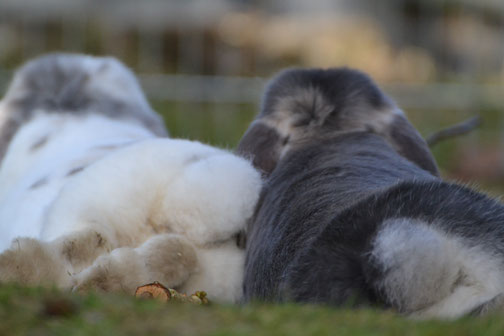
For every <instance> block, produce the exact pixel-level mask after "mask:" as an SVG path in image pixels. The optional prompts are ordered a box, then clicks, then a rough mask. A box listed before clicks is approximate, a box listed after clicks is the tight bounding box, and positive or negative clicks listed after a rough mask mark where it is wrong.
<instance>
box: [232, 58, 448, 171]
mask: <svg viewBox="0 0 504 336" xmlns="http://www.w3.org/2000/svg"><path fill="white" fill-rule="evenodd" d="M347 132H371V133H375V134H378V135H380V136H383V137H384V138H385V139H386V140H387V142H388V143H389V144H390V145H391V146H392V147H393V148H394V149H395V150H396V151H397V152H398V153H399V154H400V155H402V156H403V157H405V158H406V159H408V160H410V161H411V162H413V163H415V164H416V165H418V166H419V167H421V168H423V169H425V170H427V171H429V172H430V173H432V174H433V175H438V174H439V172H438V169H437V166H436V162H435V160H434V158H433V156H432V154H431V153H430V151H429V148H428V146H427V144H426V142H425V141H424V139H423V138H422V137H421V136H420V134H419V133H418V131H417V130H416V129H415V128H414V127H413V126H412V125H411V124H410V122H409V121H408V120H407V118H406V117H405V116H404V114H403V112H402V111H401V110H400V109H399V108H398V107H397V106H396V105H395V103H394V102H393V101H392V100H391V99H390V98H389V97H387V96H386V95H385V94H384V93H383V92H382V91H381V90H380V89H379V88H378V87H377V86H376V84H375V83H374V82H373V81H372V80H371V79H370V78H369V77H368V76H367V75H365V74H364V73H362V72H359V71H356V70H351V69H347V68H333V69H327V70H323V69H289V70H285V71H283V72H281V73H280V74H278V75H277V76H275V77H274V78H273V79H272V80H271V81H270V82H269V85H268V86H267V89H266V92H265V94H264V97H263V100H262V106H261V111H260V113H259V114H258V116H257V117H256V119H255V120H254V121H253V122H252V124H251V125H250V127H249V128H248V130H247V131H246V133H245V135H244V136H243V138H242V139H241V141H240V143H239V145H238V148H237V153H238V154H239V155H242V156H244V157H247V158H249V159H250V160H252V162H253V164H254V166H255V167H256V168H258V169H260V170H262V171H263V173H264V174H266V175H267V174H269V173H271V172H272V171H273V170H274V168H275V167H276V164H277V163H278V161H279V160H280V159H281V158H282V157H283V156H284V155H285V154H286V153H288V152H289V151H291V150H293V149H295V148H296V147H298V146H300V145H302V144H304V143H307V142H308V143H313V141H317V139H320V138H326V137H331V136H334V135H338V134H342V133H347Z"/></svg>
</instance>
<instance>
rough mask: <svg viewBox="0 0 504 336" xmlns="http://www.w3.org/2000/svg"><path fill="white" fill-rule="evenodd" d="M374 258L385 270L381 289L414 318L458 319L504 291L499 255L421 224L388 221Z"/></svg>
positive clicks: (398, 220) (377, 244) (401, 219)
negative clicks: (497, 256) (495, 255)
mask: <svg viewBox="0 0 504 336" xmlns="http://www.w3.org/2000/svg"><path fill="white" fill-rule="evenodd" d="M373 257H374V258H375V260H377V261H378V262H379V263H380V264H381V265H382V266H383V267H384V268H385V270H386V273H385V277H384V279H383V280H382V281H381V287H382V290H384V291H385V292H386V293H387V297H389V298H390V299H391V300H392V301H393V302H394V305H395V306H397V307H399V310H401V311H402V312H404V313H407V314H410V315H411V316H413V317H417V318H433V317H436V318H455V317H459V316H462V315H464V314H467V313H470V312H471V311H473V310H474V309H476V308H478V307H479V306H480V305H482V304H484V303H486V302H488V301H490V300H491V299H493V298H495V297H497V296H498V295H499V294H502V293H504V274H503V273H502V271H501V270H500V269H501V268H500V267H499V262H498V260H497V259H496V258H495V257H493V256H492V255H491V254H490V253H488V252H485V251H481V250H480V249H477V248H472V247H470V246H469V245H468V244H467V243H463V242H460V241H457V239H455V238H453V237H449V236H448V235H446V234H444V233H442V232H440V231H438V230H436V229H435V228H434V226H431V225H428V223H425V222H422V221H421V220H412V219H408V218H397V219H393V220H388V221H387V222H386V223H384V228H383V229H382V230H380V232H379V233H378V235H377V238H376V240H375V242H374V248H373ZM387 270H388V271H387Z"/></svg>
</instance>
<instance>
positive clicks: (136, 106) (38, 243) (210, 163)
mask: <svg viewBox="0 0 504 336" xmlns="http://www.w3.org/2000/svg"><path fill="white" fill-rule="evenodd" d="M44 83H46V84H45V85H44ZM0 114H1V115H2V117H3V118H4V119H3V120H4V121H5V123H4V124H3V127H5V128H8V129H11V128H10V126H12V122H13V120H15V121H16V122H17V123H18V124H16V125H17V126H15V127H14V128H17V131H16V132H15V133H14V134H12V136H10V135H9V134H2V136H4V138H3V139H4V140H5V142H3V145H4V146H7V151H6V154H5V156H4V158H3V161H2V164H1V167H0V232H1V235H0V251H3V252H2V253H1V254H0V282H5V281H12V282H19V283H24V284H32V285H38V284H50V285H57V286H59V287H61V288H74V289H75V290H81V291H84V290H92V289H96V290H108V291H109V290H122V291H127V292H130V293H131V292H134V290H135V288H136V287H137V286H139V285H142V284H145V283H147V282H152V281H161V282H163V283H164V284H165V285H166V286H170V287H176V288H177V289H181V290H184V291H194V290H206V291H207V292H208V294H209V296H210V297H211V298H216V299H218V300H219V299H221V300H224V301H235V300H237V299H238V298H239V297H240V296H241V287H240V285H241V282H242V277H243V259H244V250H243V249H242V248H240V247H239V246H238V244H237V236H238V235H239V233H240V232H242V231H243V230H244V229H245V223H246V220H247V219H248V218H249V217H251V216H252V214H253V209H254V206H255V203H256V201H257V199H258V194H259V190H260V187H261V179H260V176H259V173H257V172H256V170H255V169H254V168H253V167H252V166H251V165H250V164H249V163H248V162H247V161H246V160H244V159H242V158H239V157H237V156H234V155H232V154H231V153H228V152H226V151H224V150H220V149H216V148H213V147H210V146H207V145H203V144H201V143H198V142H195V141H187V140H178V139H168V138H159V136H162V135H165V134H167V132H166V131H165V130H164V127H163V126H162V123H161V119H160V118H159V117H158V116H157V115H156V114H155V113H154V112H153V111H152V110H151V109H150V107H149V105H148V103H147V101H146V100H145V98H144V95H143V93H142V92H141V90H140V88H139V86H138V84H137V82H136V80H135V78H134V76H133V75H132V74H131V72H130V71H129V70H127V69H126V68H125V67H124V66H123V65H121V64H120V63H119V62H117V61H116V60H113V59H110V58H93V57H88V56H80V55H52V56H46V57H42V58H40V59H37V60H34V61H32V62H29V63H28V64H27V65H26V66H25V67H23V68H22V69H21V70H19V71H18V73H17V74H16V76H15V79H14V81H13V83H12V85H11V87H10V88H9V90H8V93H7V95H6V97H5V99H4V100H3V101H2V102H1V103H0ZM9 125H10V126H9ZM216 274H218V275H219V277H220V278H222V277H226V280H225V281H217V279H216Z"/></svg>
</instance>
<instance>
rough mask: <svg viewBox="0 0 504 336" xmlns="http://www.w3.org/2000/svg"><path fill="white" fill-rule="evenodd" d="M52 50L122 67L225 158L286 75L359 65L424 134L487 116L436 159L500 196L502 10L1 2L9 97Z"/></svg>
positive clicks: (458, 3)
mask: <svg viewBox="0 0 504 336" xmlns="http://www.w3.org/2000/svg"><path fill="white" fill-rule="evenodd" d="M55 51H66V52H79V53H88V54H93V55H112V56H116V57H117V58H119V59H120V60H122V61H123V62H124V63H126V64H127V65H128V66H129V67H131V68H132V69H133V70H134V71H135V72H136V73H137V75H138V76H139V78H140V81H141V84H142V87H143V88H144V90H145V92H146V94H147V96H148V97H149V99H150V101H151V103H152V105H153V107H154V108H155V109H156V110H157V111H159V112H160V113H161V114H162V115H163V117H164V118H165V120H166V122H167V126H168V129H169V130H170V132H171V134H172V136H174V137H184V138H191V139H197V140H201V141H204V142H209V143H212V144H215V145H219V146H223V147H227V148H233V147H234V146H235V145H236V144H237V142H238V140H239V139H240V137H241V135H242V134H243V132H244V130H245V129H246V128H247V126H248V123H249V122H250V121H251V120H252V119H253V117H254V114H255V113H256V111H257V109H258V103H259V100H260V96H261V92H262V89H263V86H264V83H265V81H266V80H267V78H268V77H270V76H272V75H273V74H274V73H275V72H277V71H278V70H280V69H282V68H284V67H290V66H310V67H332V66H350V67H354V68H358V69H361V70H363V71H366V72H368V73H369V74H370V75H371V76H372V77H373V78H374V79H375V80H376V81H377V82H378V83H379V84H380V85H381V86H382V88H383V89H384V90H385V91H386V92H387V93H388V94H389V95H391V96H392V97H393V98H394V99H395V100H396V101H397V102H398V104H399V105H400V106H401V107H402V108H403V110H404V111H405V112H406V113H407V115H408V117H409V118H410V120H411V121H412V122H413V124H414V125H415V126H416V127H417V128H418V129H419V131H420V132H421V133H422V135H424V136H427V135H429V134H431V133H432V132H435V131H437V130H439V129H441V128H444V127H446V126H449V125H451V124H453V123H457V122H459V121H462V120H465V119H467V118H469V117H472V116H475V115H481V117H482V118H483V124H482V125H481V126H480V127H479V128H478V129H477V130H475V131H473V132H472V133H470V134H469V135H466V136H463V137H460V138H453V139H449V140H446V141H444V142H442V143H440V144H438V145H436V146H434V147H433V148H432V150H433V152H434V154H435V156H436V159H437V160H438V162H439V164H440V166H441V168H442V170H443V175H444V176H445V177H448V178H453V179H457V180H459V181H478V184H480V185H482V186H483V187H485V188H489V189H490V190H491V191H492V193H494V194H495V195H500V194H501V193H502V192H504V1H502V0H478V1H475V0H446V1H445V0H387V1H376V0H309V1H308V0H143V1H138V0H99V1H98V0H72V1H68V0H0V94H2V95H3V93H4V92H5V88H6V85H7V84H8V82H9V81H10V79H11V76H12V73H13V71H14V70H15V69H16V68H17V67H18V66H20V65H21V64H22V63H23V62H25V61H26V60H28V59H30V58H33V57H35V56H37V55H40V54H43V53H47V52H55Z"/></svg>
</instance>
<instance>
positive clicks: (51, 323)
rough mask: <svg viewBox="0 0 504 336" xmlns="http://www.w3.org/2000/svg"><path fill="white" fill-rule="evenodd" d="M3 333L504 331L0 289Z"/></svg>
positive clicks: (495, 323)
mask: <svg viewBox="0 0 504 336" xmlns="http://www.w3.org/2000/svg"><path fill="white" fill-rule="evenodd" d="M0 321H1V323H0V335H13V336H14V335H289V336H291V335H292V336H296V335H341V336H344V335H411V336H413V335H419V336H421V335H429V336H433V335H443V336H450V335H453V336H469V335H488V336H491V335H496V336H497V335H503V334H504V319H503V318H502V316H500V315H494V316H487V317H482V318H475V317H467V318H463V319H459V320H457V321H413V320H409V319H406V318H403V317H400V316H397V315H396V314H394V313H392V312H389V311H377V310H370V309H367V310H350V309H336V308H332V307H324V306H313V305H294V304H283V305H271V304H253V305H244V306H231V305H216V304H211V305H209V306H196V305H191V304H181V303H160V302H156V301H151V300H149V301H146V300H139V299H135V298H133V297H130V296H127V295H114V294H106V295H105V294H104V295H98V294H90V295H85V296H78V295H74V294H69V293H62V292H59V291H57V290H53V289H42V288H23V287H17V286H6V285H3V286H0Z"/></svg>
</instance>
